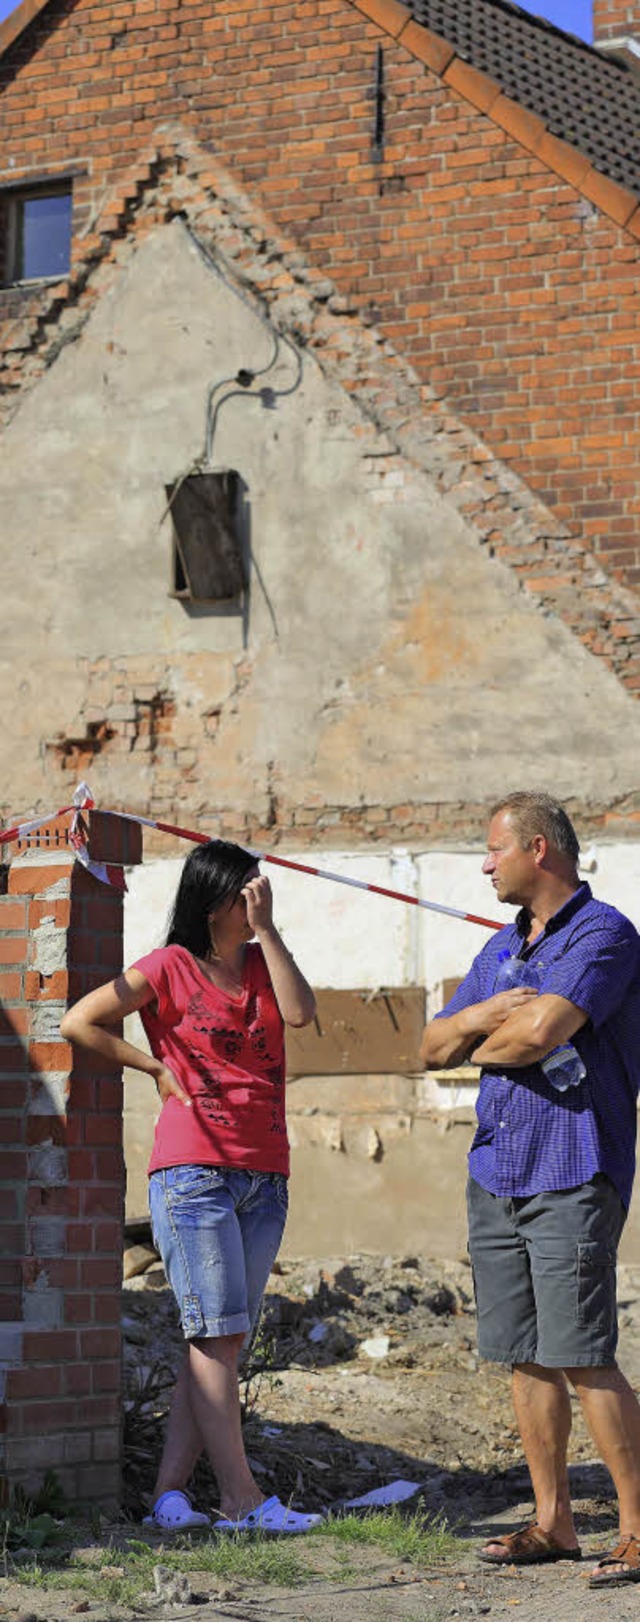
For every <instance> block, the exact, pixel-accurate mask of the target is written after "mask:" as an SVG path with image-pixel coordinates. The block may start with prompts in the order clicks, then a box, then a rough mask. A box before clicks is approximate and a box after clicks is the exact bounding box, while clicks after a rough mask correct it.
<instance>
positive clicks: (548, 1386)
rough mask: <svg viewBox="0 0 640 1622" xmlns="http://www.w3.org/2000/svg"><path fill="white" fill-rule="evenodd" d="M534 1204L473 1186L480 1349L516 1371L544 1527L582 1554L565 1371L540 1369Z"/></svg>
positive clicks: (498, 1550) (488, 1550) (487, 1550)
mask: <svg viewBox="0 0 640 1622" xmlns="http://www.w3.org/2000/svg"><path fill="white" fill-rule="evenodd" d="M530 1203H531V1202H530V1201H527V1200H517V1201H516V1200H507V1199H499V1198H497V1197H496V1196H495V1195H493V1194H489V1193H488V1192H487V1191H486V1190H485V1189H481V1188H479V1187H478V1185H477V1184H475V1183H474V1182H473V1180H472V1181H471V1182H470V1184H469V1190H468V1207H469V1250H470V1253H471V1260H472V1263H473V1272H474V1283H475V1290H476V1305H477V1312H478V1350H479V1352H480V1355H481V1357H485V1358H487V1359H488V1360H489V1361H497V1362H502V1363H509V1364H511V1367H512V1370H513V1400H514V1407H515V1412H516V1419H517V1422H518V1427H519V1430H520V1435H521V1437H522V1444H523V1448H524V1453H525V1457H526V1460H527V1464H528V1466H529V1470H530V1472H531V1480H532V1484H533V1491H534V1495H535V1500H536V1510H537V1523H538V1525H539V1526H540V1527H541V1529H542V1530H543V1531H544V1532H548V1533H550V1534H551V1535H552V1536H553V1537H554V1538H555V1540H556V1542H557V1543H558V1544H560V1545H561V1546H563V1547H564V1548H566V1549H567V1550H569V1549H575V1548H576V1547H577V1543H576V1534H575V1529H574V1525H573V1520H572V1516H571V1507H570V1504H569V1486H568V1478H567V1443H568V1438H569V1431H570V1429H571V1407H570V1403H569V1393H568V1391H567V1386H566V1381H565V1380H564V1377H563V1375H562V1373H561V1372H560V1370H559V1369H548V1368H541V1367H539V1365H538V1364H537V1363H535V1362H534V1361H533V1359H534V1358H535V1356H536V1354H537V1343H538V1324H537V1309H536V1301H535V1294H534V1289H533V1283H532V1277H531V1267H530V1261H529V1255H528V1247H527V1244H526V1243H525V1241H524V1239H523V1237H522V1235H521V1232H520V1226H521V1213H522V1208H524V1207H526V1206H527V1205H529V1204H530ZM483 1554H484V1555H485V1556H487V1555H489V1556H490V1557H494V1558H495V1559H496V1560H504V1562H505V1564H508V1563H509V1559H510V1553H509V1549H508V1548H505V1546H504V1544H499V1543H496V1542H493V1541H492V1542H490V1543H488V1544H486V1545H485V1547H484V1550H483Z"/></svg>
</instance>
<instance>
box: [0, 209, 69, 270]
mask: <svg viewBox="0 0 640 1622" xmlns="http://www.w3.org/2000/svg"><path fill="white" fill-rule="evenodd" d="M5 208H6V211H7V254H6V264H7V281H8V282H11V283H14V282H26V281H47V280H49V279H50V278H54V277H61V276H66V275H67V272H68V270H69V266H70V263H71V225H72V211H73V198H72V193H71V187H70V186H69V185H65V186H59V185H57V186H33V187H30V188H29V189H28V190H25V191H14V192H12V193H11V194H10V195H8V196H7V198H6V203H5Z"/></svg>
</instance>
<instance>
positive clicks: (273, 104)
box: [0, 0, 640, 687]
mask: <svg viewBox="0 0 640 1622" xmlns="http://www.w3.org/2000/svg"><path fill="white" fill-rule="evenodd" d="M383 9H384V14H385V16H386V14H387V12H388V11H389V10H390V7H389V5H388V4H387V6H386V8H383ZM414 32H415V35H416V37H418V36H421V37H422V38H423V39H425V38H428V37H429V36H426V34H425V33H424V31H423V30H415V31H414ZM380 41H382V42H383V45H384V64H385V90H386V101H385V127H386V145H385V152H384V162H382V163H378V164H373V163H372V162H371V161H370V160H371V141H372V132H373V117H374V107H373V102H372V99H371V97H372V90H373V84H374V69H375V51H376V47H377V45H378V43H379V42H380ZM34 47H35V48H34ZM458 69H459V73H460V82H461V83H464V74H465V72H468V71H469V70H465V69H464V66H463V65H462V64H458ZM476 78H477V76H476ZM0 86H1V87H2V89H3V97H2V114H1V117H2V125H1V130H2V150H3V153H4V158H3V167H2V170H1V171H0V178H1V179H2V180H4V181H5V182H6V181H7V180H8V179H13V180H15V178H16V176H17V175H18V174H19V173H21V172H22V170H23V168H24V172H25V174H35V173H38V174H40V173H43V172H45V173H49V172H60V170H61V169H64V168H65V167H66V166H71V167H74V166H75V167H78V168H80V169H81V170H83V173H82V174H81V175H80V176H79V177H78V180H77V183H76V191H77V197H78V218H77V226H78V230H79V231H80V232H83V231H84V232H86V230H87V229H88V228H90V222H91V218H92V216H94V215H95V213H96V211H97V210H98V209H99V207H100V206H101V205H103V204H104V201H105V198H106V196H107V194H108V189H109V187H110V186H111V185H113V184H114V183H115V182H117V180H118V177H119V176H121V174H122V170H123V166H126V165H127V164H129V163H131V162H132V160H133V159H134V158H135V155H136V153H137V152H138V151H139V149H140V146H141V144H143V142H144V140H145V139H147V138H148V136H149V132H150V130H149V127H150V126H151V127H154V128H155V127H156V126H157V124H158V122H159V121H161V120H165V119H168V118H175V117H176V116H180V117H181V118H182V119H186V121H187V122H188V123H191V125H192V126H194V127H195V128H196V129H197V132H198V134H199V136H200V138H201V139H202V138H203V139H204V140H205V141H208V142H209V143H210V145H211V147H212V149H213V150H215V152H216V154H218V155H219V156H220V157H221V158H222V159H223V160H224V161H226V162H228V163H229V164H230V165H231V167H232V169H233V170H234V171H235V173H236V174H237V175H238V177H239V178H241V179H242V180H243V181H244V182H245V183H246V184H248V185H249V187H255V188H257V189H258V190H259V192H260V194H261V196H262V198H263V199H264V200H265V202H266V204H267V206H268V207H269V209H270V210H271V211H272V213H273V214H274V216H275V218H276V220H277V221H278V223H279V224H280V225H281V226H283V227H285V228H287V229H289V230H290V231H291V232H292V233H293V235H294V236H295V237H296V238H297V239H298V240H299V241H300V243H301V244H302V245H303V246H304V248H305V249H306V250H307V251H308V252H309V254H310V255H311V257H312V258H313V260H314V261H315V262H316V264H317V265H319V266H321V267H325V268H326V269H327V271H329V272H330V273H331V275H332V276H333V277H335V279H336V280H337V282H338V284H339V286H340V288H341V290H342V291H343V293H344V295H345V298H346V299H347V300H349V301H352V302H353V303H354V304H355V305H357V307H358V308H359V309H361V310H362V312H363V315H364V318H365V319H366V320H368V321H375V322H376V323H378V324H379V325H380V326H381V327H382V329H383V330H384V332H385V333H386V334H387V335H388V336H390V337H392V338H393V340H394V341H395V342H396V343H397V344H398V346H399V347H401V348H402V350H403V352H405V353H406V354H408V355H409V356H410V357H411V358H412V359H413V360H414V361H415V363H416V364H417V366H418V367H419V369H420V372H421V374H422V376H423V377H424V379H425V381H427V380H428V381H429V382H431V383H432V384H433V385H434V386H435V387H436V389H437V391H438V392H441V393H442V394H443V395H446V396H447V397H448V398H449V400H450V401H451V404H452V405H453V407H454V408H455V409H456V410H457V411H459V412H460V413H461V414H462V415H463V416H464V417H465V418H467V419H468V420H469V421H470V422H472V423H473V426H474V427H475V428H476V429H477V431H478V432H479V433H480V434H481V435H482V436H484V437H485V438H486V440H487V442H488V444H489V445H490V446H491V448H492V449H494V450H495V451H496V452H497V454H498V455H499V456H501V457H502V458H504V460H505V461H506V462H507V463H509V464H511V465H513V466H514V467H515V468H517V469H518V471H519V472H520V473H521V474H522V475H523V476H524V477H525V479H526V480H527V481H528V482H529V483H530V485H531V486H532V487H533V488H534V489H535V490H536V491H539V492H540V494H541V496H542V497H543V499H544V500H545V502H547V503H548V504H549V505H550V506H551V507H553V509H554V512H555V514H556V515H557V516H558V517H559V518H561V519H564V520H566V521H567V522H568V523H569V524H570V525H571V527H572V530H573V532H574V533H575V534H580V535H582V536H584V537H585V538H586V539H587V541H588V544H589V545H590V546H591V547H592V548H593V549H594V551H595V552H596V553H597V554H598V555H599V556H600V557H601V558H602V561H603V563H604V565H605V566H606V568H607V569H608V570H610V571H613V573H614V576H616V577H617V578H619V579H620V580H623V581H624V582H625V583H626V584H628V585H631V586H632V587H634V588H635V587H636V586H637V585H638V582H639V581H640V544H639V543H638V539H637V528H638V512H639V509H640V467H639V461H638V450H637V444H638V415H639V397H638V396H639V389H640V333H639V328H638V319H637V318H638V311H639V309H640V294H639V293H638V287H637V262H638V257H639V255H640V245H639V244H638V241H637V239H635V238H634V237H632V236H630V235H628V234H626V233H625V231H624V230H623V229H621V228H620V227H619V226H617V225H615V224H614V223H613V221H612V220H611V219H610V218H607V217H605V216H604V215H603V214H601V213H599V212H598V209H597V207H596V206H595V205H594V204H593V203H591V202H588V201H586V200H585V199H584V198H583V197H581V196H580V194H579V192H577V191H576V190H574V188H573V187H572V186H571V185H569V184H568V183H566V182H564V181H562V180H560V179H559V178H558V176H556V175H554V174H553V173H551V172H550V171H549V170H548V169H547V168H546V167H545V166H544V165H543V164H542V163H541V162H540V161H538V160H537V159H536V158H535V157H533V156H532V155H531V154H530V153H529V152H526V151H524V150H523V148H521V147H520V146H519V145H518V143H517V140H514V139H512V138H511V137H510V135H509V134H508V133H507V132H506V131H505V130H503V129H501V128H498V127H496V124H495V122H494V121H492V119H490V118H489V117H487V116H485V115H483V114H482V113H478V112H477V111H476V110H475V109H473V108H472V107H471V106H470V105H469V103H468V102H466V101H465V100H464V99H463V97H462V96H461V95H460V94H458V93H456V92H455V91H453V90H452V89H451V88H450V87H449V86H447V85H444V84H443V83H442V82H441V81H440V80H439V79H438V78H437V77H436V76H435V75H434V74H433V73H432V72H431V71H430V70H429V69H428V68H426V67H424V66H423V65H422V63H420V62H418V61H416V60H415V59H414V58H413V57H412V56H410V54H409V52H408V51H407V50H406V49H405V48H404V47H403V46H402V45H398V44H396V43H394V42H393V41H392V40H391V39H390V38H389V36H388V35H383V34H382V33H381V32H380V30H379V29H378V28H376V27H375V26H374V25H373V24H370V23H367V21H366V20H365V19H364V18H363V17H362V16H361V15H360V13H359V12H358V11H357V10H356V9H355V7H354V6H352V5H351V4H349V3H348V0H323V3H322V5H321V6H319V7H318V6H317V5H316V4H315V3H314V4H311V3H301V4H297V5H295V6H292V5H291V4H290V3H289V0H272V3H270V4H269V5H267V4H265V3H263V4H260V3H258V4H256V3H255V0H254V3H253V4H252V5H251V6H250V7H249V6H248V5H246V4H243V3H241V0H224V3H223V4H219V5H216V7H215V9H214V10H213V11H212V8H211V7H210V6H209V5H204V4H203V5H198V4H183V5H181V6H179V7H178V6H177V5H174V4H172V0H164V3H162V0H136V5H135V6H134V5H132V4H131V3H129V0H118V3H117V4H108V3H105V4H103V5H101V6H99V7H96V6H95V5H93V4H91V3H90V0H76V3H73V0H67V4H66V5H60V4H58V5H56V4H53V5H51V6H48V7H46V8H45V10H44V12H43V13H42V15H41V17H40V18H39V19H38V21H37V22H36V23H34V25H33V26H32V27H31V28H30V29H28V30H27V31H26V32H25V34H23V35H22V36H21V38H20V39H19V40H18V42H17V43H16V45H15V46H14V47H13V48H12V49H10V50H9V52H8V53H7V55H6V57H5V59H4V62H3V64H2V66H1V67H0ZM504 116H505V122H507V123H508V122H509V117H508V116H507V115H506V114H505V115H504ZM519 117H520V118H521V119H524V120H525V123H526V119H527V117H528V115H525V114H521V115H519ZM520 128H522V125H521V126H520ZM516 133H517V131H516ZM564 150H565V151H566V149H564ZM581 168H582V160H581V159H580V157H579V156H577V157H576V163H575V170H576V178H577V177H578V176H579V174H580V172H581ZM603 184H604V185H605V186H606V185H607V184H608V183H606V182H603ZM29 297H32V295H29ZM24 302H25V295H24V294H19V293H16V292H9V293H6V292H5V293H3V294H2V295H0V314H2V313H4V314H5V315H6V316H8V315H12V316H15V315H16V314H19V313H22V312H23V310H24ZM17 378H18V380H19V373H18V374H17ZM633 666H634V667H633V668H630V671H629V684H630V685H631V686H632V687H633V686H637V685H638V683H640V672H639V671H636V669H635V661H633Z"/></svg>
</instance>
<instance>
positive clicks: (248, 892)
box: [240, 873, 273, 934]
mask: <svg viewBox="0 0 640 1622" xmlns="http://www.w3.org/2000/svg"><path fill="white" fill-rule="evenodd" d="M240 893H241V895H243V896H244V899H245V901H246V903H247V923H248V924H250V925H251V928H252V929H253V930H254V931H255V933H256V934H257V933H258V931H259V930H260V929H270V928H271V925H272V923H273V895H272V892H271V885H270V883H269V880H268V878H266V877H265V875H264V874H263V873H258V874H256V877H255V878H254V879H249V880H248V882H247V883H246V884H244V885H243V886H242V890H241V892H240Z"/></svg>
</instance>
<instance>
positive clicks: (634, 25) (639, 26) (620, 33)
mask: <svg viewBox="0 0 640 1622" xmlns="http://www.w3.org/2000/svg"><path fill="white" fill-rule="evenodd" d="M613 39H635V40H637V41H640V0H593V41H594V45H605V44H606V42H607V40H613Z"/></svg>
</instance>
